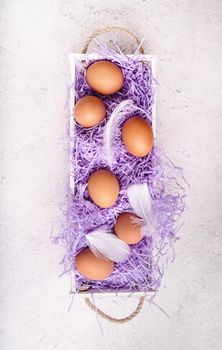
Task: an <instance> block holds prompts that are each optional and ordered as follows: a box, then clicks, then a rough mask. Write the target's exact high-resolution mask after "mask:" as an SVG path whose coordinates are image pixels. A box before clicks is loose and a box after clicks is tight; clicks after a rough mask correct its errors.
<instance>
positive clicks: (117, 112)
mask: <svg viewBox="0 0 222 350" xmlns="http://www.w3.org/2000/svg"><path fill="white" fill-rule="evenodd" d="M132 106H133V101H132V100H125V101H122V102H120V103H119V104H118V105H117V106H116V108H114V110H113V112H112V114H111V115H110V118H109V120H108V122H107V123H106V126H105V130H104V153H105V158H106V161H107V163H108V165H109V167H111V166H112V164H113V162H114V159H113V150H112V149H113V147H112V137H113V134H114V130H115V128H116V126H117V123H118V121H119V119H120V118H121V117H122V116H123V115H124V113H125V112H126V110H127V109H130V108H131V107H132Z"/></svg>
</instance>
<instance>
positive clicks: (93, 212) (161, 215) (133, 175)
mask: <svg viewBox="0 0 222 350" xmlns="http://www.w3.org/2000/svg"><path fill="white" fill-rule="evenodd" d="M99 55H100V57H102V58H103V59H107V60H110V61H112V62H114V63H116V64H117V65H118V66H119V67H120V68H121V69H122V71H123V74H124V77H125V81H124V85H123V87H122V89H121V90H120V91H119V92H117V93H116V94H113V95H111V96H102V95H100V94H97V93H95V92H94V91H93V90H92V89H91V88H90V87H89V86H88V84H87V83H86V79H85V72H86V66H87V65H89V64H90V63H91V61H90V60H89V59H88V58H86V60H85V61H84V62H83V61H80V60H79V61H77V62H76V82H75V87H73V86H71V89H75V91H74V94H75V99H76V100H78V99H79V98H81V97H83V96H86V95H95V96H98V97H100V98H101V99H102V100H103V102H104V104H105V106H106V111H107V113H106V118H105V120H104V121H102V122H101V123H100V124H99V125H98V126H96V127H94V128H91V129H84V128H82V127H80V126H78V125H77V124H75V130H74V149H73V150H71V151H72V152H73V153H72V155H73V156H72V160H71V161H72V166H73V169H74V173H73V174H72V175H73V179H74V182H75V193H74V195H72V194H69V205H68V210H67V219H68V220H67V221H68V225H67V226H66V227H64V228H63V229H62V230H61V232H60V234H59V236H58V237H57V242H60V243H62V244H63V245H64V246H65V249H66V255H65V257H64V259H63V261H62V263H63V266H64V272H70V271H72V273H73V275H74V277H75V288H76V291H78V290H81V289H84V288H85V287H86V286H87V288H90V290H91V291H93V290H95V289H96V290H99V291H104V292H107V291H114V292H118V291H122V290H124V291H130V292H133V291H143V292H146V291H150V290H157V289H158V288H159V286H160V283H161V279H162V276H163V273H164V269H165V267H166V265H167V261H168V259H169V258H170V257H171V255H170V252H173V250H172V247H173V243H174V241H175V240H176V239H177V230H178V228H179V225H178V223H177V222H178V219H179V218H180V216H181V214H182V212H183V210H184V207H185V204H184V196H185V193H184V189H183V187H182V186H181V185H180V182H181V179H182V177H181V172H180V169H178V168H177V167H176V166H174V165H173V164H172V163H171V162H170V161H169V160H168V158H167V157H166V156H165V155H164V154H163V153H161V152H160V150H158V149H157V148H156V146H155V147H154V148H153V150H152V151H151V153H150V154H149V155H148V156H146V157H144V158H136V157H134V156H132V155H130V154H129V153H128V152H127V151H126V149H125V147H124V145H123V144H122V141H121V128H122V125H123V123H124V121H125V120H127V119H128V118H130V117H131V116H133V115H137V116H141V117H143V118H144V119H145V120H147V121H148V122H149V123H151V124H152V107H153V103H154V98H155V96H154V95H155V89H154V87H155V81H154V78H153V76H152V69H151V65H150V63H149V62H147V61H146V60H145V59H144V56H143V55H141V54H139V53H138V52H136V53H135V54H134V55H132V56H128V55H125V54H123V53H122V52H121V51H120V50H118V49H117V50H116V51H115V50H112V49H111V48H108V47H107V46H105V45H101V44H99ZM125 99H131V100H133V102H134V106H135V107H134V108H133V109H131V110H126V112H125V114H124V116H123V117H122V118H121V119H120V120H119V121H118V126H117V128H116V130H115V132H114V134H113V140H112V146H113V152H114V156H115V157H114V158H115V161H114V163H113V166H112V168H111V170H112V171H113V172H114V173H115V175H116V176H117V178H118V180H119V182H120V187H121V191H120V195H119V198H118V201H117V202H116V204H115V205H114V206H113V207H111V208H108V209H102V208H99V207H97V206H96V205H95V204H94V203H93V202H92V201H91V199H90V198H89V195H88V191H87V181H88V178H89V175H90V174H91V173H92V172H94V171H95V170H97V169H101V168H104V169H108V166H107V163H106V161H105V157H104V149H103V132H104V126H105V124H106V122H107V120H108V119H109V116H110V114H111V113H112V111H113V109H114V108H115V107H116V106H117V105H118V104H119V103H120V102H122V101H123V100H125ZM72 136H73V135H71V137H72ZM144 182H145V183H147V184H148V187H149V190H150V193H151V197H152V212H153V220H154V224H155V227H156V237H157V239H155V241H154V240H153V239H152V238H150V237H145V238H143V239H142V240H141V241H140V242H139V243H137V244H134V245H131V256H130V258H129V260H128V261H126V262H124V263H118V264H115V269H114V272H113V273H112V275H111V276H110V277H109V278H107V279H105V280H103V281H89V280H87V279H86V278H85V277H83V276H81V275H80V273H79V272H78V271H77V270H76V269H75V256H76V255H77V254H78V253H79V252H80V251H81V250H82V249H83V248H84V247H86V246H87V243H86V239H85V236H86V235H87V233H89V232H90V231H92V230H94V229H96V228H99V227H101V226H102V227H103V228H107V229H112V228H113V226H114V224H115V221H116V218H117V216H118V215H119V214H120V213H122V212H124V211H127V210H129V209H130V206H129V203H128V198H127V195H126V190H127V188H128V186H129V185H131V184H134V183H144Z"/></svg>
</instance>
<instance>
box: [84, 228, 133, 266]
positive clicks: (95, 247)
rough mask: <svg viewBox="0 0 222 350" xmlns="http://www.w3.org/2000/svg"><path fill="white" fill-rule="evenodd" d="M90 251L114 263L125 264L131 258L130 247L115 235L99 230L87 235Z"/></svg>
mask: <svg viewBox="0 0 222 350" xmlns="http://www.w3.org/2000/svg"><path fill="white" fill-rule="evenodd" d="M86 240H87V243H88V247H89V249H90V250H91V251H92V252H93V253H94V254H95V255H99V256H103V257H104V258H107V259H109V260H112V261H114V262H123V261H125V260H127V259H128V258H129V256H130V247H129V246H128V244H126V243H125V242H123V241H121V240H120V239H119V238H118V237H117V236H116V235H115V234H113V233H111V232H107V231H106V230H104V229H97V230H95V231H92V232H90V233H88V235H86Z"/></svg>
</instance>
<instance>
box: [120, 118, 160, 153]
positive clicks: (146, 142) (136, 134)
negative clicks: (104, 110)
mask: <svg viewBox="0 0 222 350" xmlns="http://www.w3.org/2000/svg"><path fill="white" fill-rule="evenodd" d="M122 141H123V144H124V145H125V146H126V149H127V151H128V152H129V153H130V154H132V155H133V156H135V157H145V156H147V154H148V153H149V152H150V151H151V149H152V147H153V143H154V136H153V130H152V128H151V126H150V125H149V124H148V123H147V122H146V120H144V119H143V118H141V117H136V116H135V117H131V118H129V119H128V120H127V121H126V122H125V123H124V125H123V128H122Z"/></svg>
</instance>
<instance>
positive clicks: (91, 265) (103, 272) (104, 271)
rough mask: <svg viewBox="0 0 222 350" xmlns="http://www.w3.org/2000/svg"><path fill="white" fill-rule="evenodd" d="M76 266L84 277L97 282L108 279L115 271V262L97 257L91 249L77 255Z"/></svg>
mask: <svg viewBox="0 0 222 350" xmlns="http://www.w3.org/2000/svg"><path fill="white" fill-rule="evenodd" d="M75 264H76V268H77V270H78V271H79V273H80V274H81V275H82V276H84V277H86V278H88V279H89V280H95V281H100V280H104V279H106V278H107V277H109V276H110V275H111V274H112V272H113V270H114V263H113V261H111V260H108V259H105V258H102V257H98V256H96V255H95V254H93V253H92V252H91V250H90V249H89V248H85V249H83V250H82V251H81V252H80V253H78V254H77V256H76V258H75Z"/></svg>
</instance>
